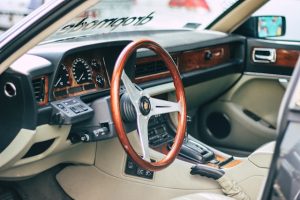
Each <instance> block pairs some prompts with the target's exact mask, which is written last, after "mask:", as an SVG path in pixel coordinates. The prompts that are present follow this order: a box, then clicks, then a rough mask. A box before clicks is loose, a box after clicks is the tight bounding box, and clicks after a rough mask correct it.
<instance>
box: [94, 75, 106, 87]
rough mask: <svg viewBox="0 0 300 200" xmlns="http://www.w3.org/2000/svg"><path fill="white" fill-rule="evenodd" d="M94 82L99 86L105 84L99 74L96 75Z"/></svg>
mask: <svg viewBox="0 0 300 200" xmlns="http://www.w3.org/2000/svg"><path fill="white" fill-rule="evenodd" d="M96 82H97V84H98V86H99V87H100V88H103V87H104V86H105V79H104V78H103V76H101V75H97V76H96Z"/></svg>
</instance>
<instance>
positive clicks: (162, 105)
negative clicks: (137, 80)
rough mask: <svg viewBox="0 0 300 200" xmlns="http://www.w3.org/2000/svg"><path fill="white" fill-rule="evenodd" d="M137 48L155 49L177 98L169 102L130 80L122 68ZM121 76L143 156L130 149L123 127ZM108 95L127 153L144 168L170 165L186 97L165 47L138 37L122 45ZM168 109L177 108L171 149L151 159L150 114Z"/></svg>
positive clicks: (179, 143)
mask: <svg viewBox="0 0 300 200" xmlns="http://www.w3.org/2000/svg"><path fill="white" fill-rule="evenodd" d="M139 48H147V49H150V50H152V51H154V52H155V53H156V54H157V55H158V56H160V57H161V59H162V60H163V61H164V63H165V64H166V66H167V67H168V69H169V71H170V73H171V76H172V78H173V81H174V85H175V91H176V97H177V101H178V102H170V101H165V100H160V99H156V98H152V97H150V95H149V94H148V93H147V91H146V90H141V89H140V88H138V87H136V85H135V84H134V83H132V82H131V80H130V79H129V78H128V76H127V75H126V73H125V71H124V70H123V69H124V66H125V64H126V62H127V60H128V58H129V57H130V56H131V55H132V53H133V52H135V51H136V50H137V49H139ZM121 80H122V82H123V85H124V87H125V89H126V93H127V94H128V96H129V98H130V101H131V103H132V104H133V106H134V108H135V111H136V116H137V127H138V133H139V138H140V142H141V147H142V153H143V155H142V156H143V157H141V156H139V155H138V154H137V153H136V151H135V150H134V149H133V147H132V146H131V144H130V142H129V140H128V138H127V135H126V132H125V130H124V127H123V123H122V117H121V112H120V81H121ZM110 95H111V110H112V118H113V122H114V124H115V128H116V131H117V135H118V137H119V140H120V142H121V144H122V146H123V148H124V150H125V151H126V152H127V154H128V155H129V156H130V157H131V158H132V159H133V160H134V161H135V163H137V164H138V165H139V166H140V167H142V168H144V169H147V170H151V171H158V170H161V169H164V168H166V167H167V166H169V165H170V164H171V163H172V162H173V161H174V160H175V158H176V156H177V155H178V153H179V151H180V148H181V146H182V143H183V140H184V135H185V131H186V99H185V93H184V88H183V84H182V81H181V78H180V74H179V72H178V70H177V67H176V64H175V63H174V61H173V59H172V58H171V56H170V55H169V53H168V52H167V51H166V50H164V49H163V48H162V47H161V46H160V45H159V44H157V43H155V42H153V41H151V40H138V41H135V42H131V43H130V44H128V45H127V46H126V47H125V48H124V49H123V51H122V52H121V54H120V55H119V57H118V59H117V61H116V64H115V68H114V72H113V76H112V81H111V90H110ZM171 112H179V113H178V127H177V130H176V136H175V139H174V143H173V146H172V149H171V150H170V151H169V153H168V154H167V155H166V156H165V157H164V158H163V159H162V160H160V161H157V162H151V161H150V155H149V144H148V142H149V141H148V121H149V119H150V117H151V116H153V115H158V114H164V113H171Z"/></svg>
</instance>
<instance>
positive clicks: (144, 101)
mask: <svg viewBox="0 0 300 200" xmlns="http://www.w3.org/2000/svg"><path fill="white" fill-rule="evenodd" d="M150 110H151V103H150V100H149V99H148V98H147V97H145V96H142V97H141V99H140V111H141V113H142V115H145V116H146V115H148V114H149V113H150Z"/></svg>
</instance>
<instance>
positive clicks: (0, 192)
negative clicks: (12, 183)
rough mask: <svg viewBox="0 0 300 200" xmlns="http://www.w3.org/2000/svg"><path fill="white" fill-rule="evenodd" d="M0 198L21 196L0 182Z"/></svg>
mask: <svg viewBox="0 0 300 200" xmlns="http://www.w3.org/2000/svg"><path fill="white" fill-rule="evenodd" d="M0 199H1V200H21V196H20V195H19V194H18V192H17V191H16V190H15V189H13V188H12V187H9V186H5V185H3V184H0Z"/></svg>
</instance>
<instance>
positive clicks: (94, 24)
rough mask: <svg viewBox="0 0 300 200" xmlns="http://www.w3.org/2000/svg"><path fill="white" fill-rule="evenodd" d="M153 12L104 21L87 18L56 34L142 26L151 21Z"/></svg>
mask: <svg viewBox="0 0 300 200" xmlns="http://www.w3.org/2000/svg"><path fill="white" fill-rule="evenodd" d="M153 14H154V12H151V13H150V14H149V15H147V16H141V17H122V18H110V19H104V20H99V19H95V20H92V21H91V20H90V19H89V17H85V18H83V19H81V20H80V21H78V22H75V23H72V24H68V25H66V26H64V27H63V28H62V29H60V30H59V31H58V32H57V34H60V35H61V34H66V33H73V32H77V31H88V30H92V29H101V28H110V29H111V31H113V30H115V29H116V28H118V27H120V26H130V25H131V26H142V25H145V24H147V23H148V22H150V21H151V20H152V19H153Z"/></svg>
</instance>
